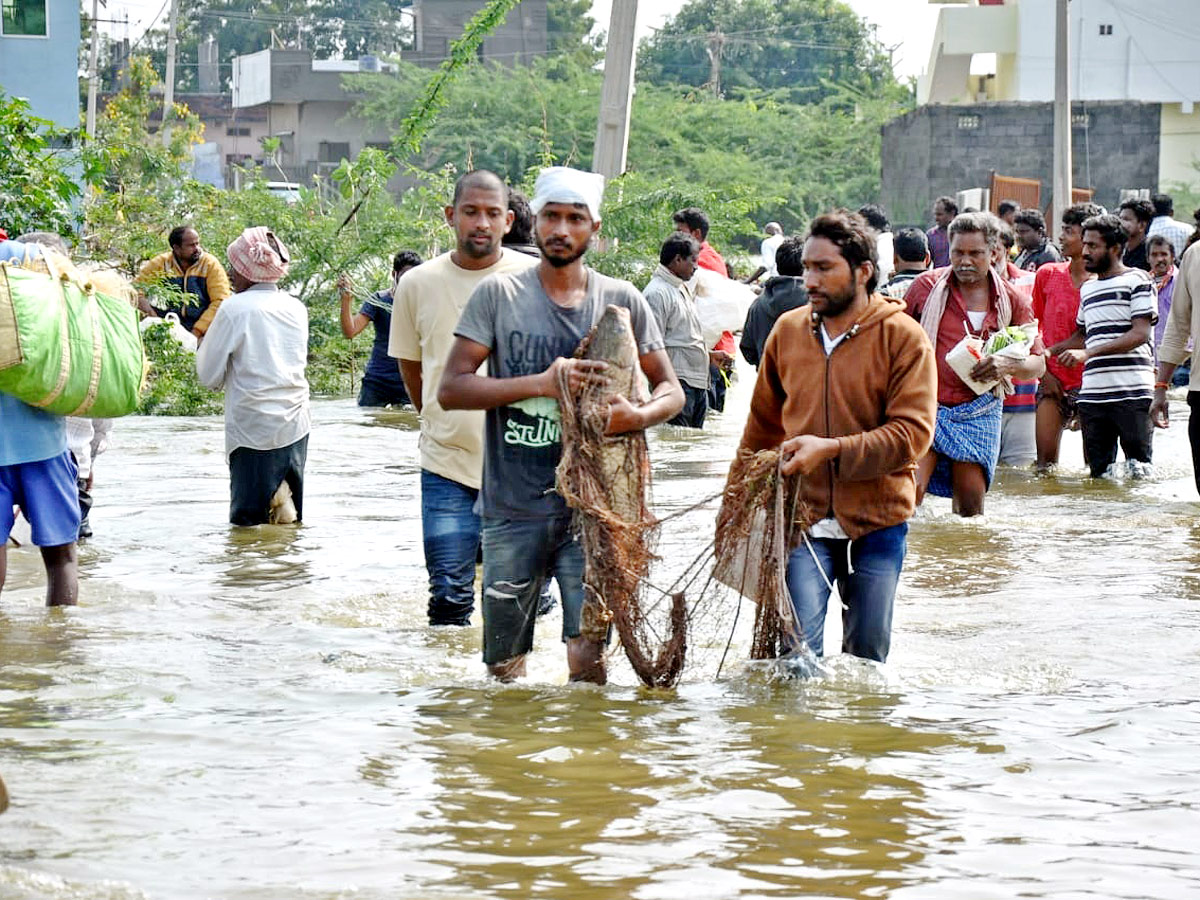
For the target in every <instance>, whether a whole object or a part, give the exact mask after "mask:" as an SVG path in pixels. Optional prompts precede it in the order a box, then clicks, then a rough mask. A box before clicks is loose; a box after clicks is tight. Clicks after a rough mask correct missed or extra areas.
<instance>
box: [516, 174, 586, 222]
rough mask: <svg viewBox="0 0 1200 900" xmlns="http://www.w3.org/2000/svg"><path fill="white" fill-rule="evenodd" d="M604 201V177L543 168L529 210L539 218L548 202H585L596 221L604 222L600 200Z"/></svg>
mask: <svg viewBox="0 0 1200 900" xmlns="http://www.w3.org/2000/svg"><path fill="white" fill-rule="evenodd" d="M603 199H604V176H603V175H598V174H597V173H595V172H583V171H580V170H579V169H570V168H567V167H566V166H551V167H550V168H548V169H542V171H541V172H540V173H539V174H538V177H537V182H536V183H535V184H534V186H533V199H532V200H531V201H530V202H529V208H530V209H532V210H533V214H534V215H535V216H536V215H537V214H538V213H540V212H541V211H542V207H543V206H545V205H546V204H547V203H582V204H583V205H584V206H586V207H587V208H588V212H589V213H590V214H591V216H592V221H594V222H599V221H600V201H602V200H603Z"/></svg>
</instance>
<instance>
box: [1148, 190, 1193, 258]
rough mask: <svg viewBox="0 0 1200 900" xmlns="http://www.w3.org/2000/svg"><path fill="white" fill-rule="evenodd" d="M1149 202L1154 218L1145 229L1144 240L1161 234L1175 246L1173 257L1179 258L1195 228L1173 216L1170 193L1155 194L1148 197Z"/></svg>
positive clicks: (1172, 201) (1173, 207) (1172, 199)
mask: <svg viewBox="0 0 1200 900" xmlns="http://www.w3.org/2000/svg"><path fill="white" fill-rule="evenodd" d="M1150 203H1151V205H1152V206H1153V207H1154V218H1153V219H1151V220H1150V227H1149V228H1148V229H1146V240H1147V241H1149V240H1150V238H1152V237H1154V236H1155V235H1159V234H1161V235H1162V236H1163V237H1165V238H1166V239H1167V240H1168V241H1170V242H1171V246H1172V247H1174V248H1175V258H1176V259H1179V258H1181V257H1182V256H1183V251H1184V250H1186V249H1187V243H1188V239H1189V238H1190V237H1191V236H1192V232H1193V231H1195V230H1196V229H1195V228H1193V227H1192V226H1191V225H1189V224H1188V223H1187V222H1181V221H1179V220H1178V219H1176V218H1175V200H1174V198H1173V197H1171V195H1170V194H1155V195H1154V196H1153V197H1151V198H1150Z"/></svg>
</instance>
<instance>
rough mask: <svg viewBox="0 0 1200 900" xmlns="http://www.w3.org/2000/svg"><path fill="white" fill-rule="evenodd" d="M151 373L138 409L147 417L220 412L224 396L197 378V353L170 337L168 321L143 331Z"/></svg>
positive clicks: (143, 341) (143, 340) (203, 414)
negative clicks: (186, 348) (189, 350)
mask: <svg viewBox="0 0 1200 900" xmlns="http://www.w3.org/2000/svg"><path fill="white" fill-rule="evenodd" d="M142 344H143V345H144V346H145V348H146V359H148V360H149V361H150V372H149V375H148V377H147V380H146V392H145V394H144V395H143V396H142V404H141V406H139V407H138V412H140V413H141V414H142V415H148V416H208V415H213V414H215V413H219V412H220V411H221V395H220V394H218V393H216V392H215V391H210V390H208V389H207V388H205V387H204V386H203V385H201V384H200V382H199V381H198V380H197V379H196V355H195V354H194V353H189V352H188V351H187V350H184V349H183V347H181V346H180V345H179V344H178V342H176V340H175V339H174V338H172V337H171V328H170V326H169V325H167V324H165V323H164V324H162V325H151V326H150V327H149V328H147V329H146V330H145V331H143V332H142Z"/></svg>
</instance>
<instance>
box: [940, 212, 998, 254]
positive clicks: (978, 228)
mask: <svg viewBox="0 0 1200 900" xmlns="http://www.w3.org/2000/svg"><path fill="white" fill-rule="evenodd" d="M946 234H947V236H948V237H949V238H950V239H951V240H953V239H954V236H955V235H956V234H982V235H983V239H984V240H985V241H987V245H988V246H989V247H995V246H996V245H997V244H998V243H999V241H1000V220H999V219H998V218H996V217H995V216H993V215H992V214H991V213H983V212H969V213H968V212H965V213H959V214H958V215H957V216H955V217H954V221H953V222H951V223H950V227H949V228H947V229H946Z"/></svg>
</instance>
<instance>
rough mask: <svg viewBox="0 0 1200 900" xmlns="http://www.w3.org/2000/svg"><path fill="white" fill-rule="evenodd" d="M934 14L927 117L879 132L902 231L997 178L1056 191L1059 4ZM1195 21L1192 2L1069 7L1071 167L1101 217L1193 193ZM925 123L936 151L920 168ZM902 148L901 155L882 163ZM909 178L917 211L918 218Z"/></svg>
mask: <svg viewBox="0 0 1200 900" xmlns="http://www.w3.org/2000/svg"><path fill="white" fill-rule="evenodd" d="M930 2H931V3H940V4H942V5H943V6H944V8H943V9H942V10H941V11H940V13H939V17H938V24H937V29H936V32H935V35H934V40H933V45H932V49H931V51H930V58H929V64H928V66H927V69H926V71H925V74H924V75H922V76H921V78H920V79H919V80H918V84H917V100H918V102H919V103H920V104H921V108H920V109H918V110H917V111H916V112H914V113H910V114H909V115H908V116H905V117H902V118H901V119H900V120H897V122H895V123H891V124H889V125H888V126H887V127H886V128H885V129H884V145H885V153H884V183H885V189H884V195H885V196H884V202H885V203H888V204H889V210H890V211H892V213H893V217H899V218H900V219H901V220H910V219H912V220H915V221H924V220H925V219H926V218H928V215H929V213H928V210H926V209H925V208H924V207H927V206H928V204H929V200H930V199H932V197H933V196H936V195H937V194H944V193H951V194H952V193H954V191H955V190H958V189H962V188H968V187H984V186H986V185H987V175H988V172H989V171H990V170H991V169H995V170H998V171H1000V172H1003V173H1004V174H1008V175H1017V176H1024V177H1030V178H1040V179H1042V180H1043V182H1044V183H1045V184H1046V185H1047V187H1048V185H1049V180H1050V152H1051V148H1050V144H1051V134H1052V132H1050V131H1048V130H1046V128H1047V123H1049V122H1050V121H1051V118H1050V117H1051V113H1050V112H1049V110H1050V104H1051V103H1052V101H1053V99H1054V56H1055V47H1054V42H1055V40H1054V33H1055V28H1054V26H1055V6H1056V4H1055V0H930ZM1196 13H1197V0H1156V2H1155V3H1152V4H1151V3H1141V2H1132V0H1071V5H1070V16H1071V20H1070V29H1071V54H1072V60H1071V63H1072V64H1071V97H1072V100H1073V101H1074V105H1073V125H1074V133H1073V140H1074V159H1073V167H1074V171H1075V179H1076V184H1077V185H1078V186H1083V187H1091V188H1095V189H1096V190H1097V192H1098V193H1097V197H1096V199H1097V200H1098V201H1099V202H1101V203H1104V204H1105V205H1111V204H1113V203H1115V201H1116V196H1117V192H1118V191H1119V190H1120V189H1122V188H1139V189H1150V190H1158V189H1169V188H1170V187H1171V185H1172V184H1192V183H1196V182H1200V170H1198V169H1197V168H1196V165H1197V164H1200V111H1198V110H1197V109H1196V104H1197V101H1200V26H1198V25H1197V24H1196V23H1197V18H1196ZM1114 114H1117V115H1123V116H1127V117H1128V118H1127V120H1126V121H1124V122H1120V121H1117V120H1115V119H1113V118H1112V116H1113V115H1114ZM1148 122H1153V123H1154V127H1153V128H1151V127H1149V126H1148V124H1147V123H1148ZM922 123H927V125H928V131H929V134H930V139H931V140H933V141H934V142H935V143H933V144H931V145H930V146H929V147H928V148H927V149H926V152H925V153H924V155H923V156H922V157H921V158H919V159H918V158H916V157H915V156H914V155H913V153H912V152H911V151H912V150H913V147H914V146H915V145H919V144H920V143H921V142H922V141H923V140H924V138H923V134H924V133H925V129H926V124H922ZM900 143H905V144H906V148H907V151H909V152H907V154H906V153H901V154H900V157H897V158H894V159H891V160H889V158H888V150H887V148H888V147H889V146H890V147H892V148H893V149H898V146H897V145H899V144H900ZM960 151H961V152H960ZM922 163H925V164H924V165H923V164H922ZM904 166H909V167H912V166H916V167H917V168H916V170H911V169H910V171H909V172H908V173H907V174H906V173H905V171H904V169H903V167H904ZM917 178H923V180H924V181H925V186H924V187H923V188H920V193H921V194H922V195H923V196H924V197H925V199H924V200H923V201H922V209H921V211H920V212H919V214H917V215H914V214H913V213H912V212H910V210H911V209H912V206H911V204H912V202H913V201H912V200H911V199H910V195H911V193H912V192H913V191H914V190H915V189H916V185H915V181H916V179H917ZM962 179H965V180H966V181H965V182H964V181H963V180H962ZM1110 194H1111V196H1109V195H1110ZM1047 196H1048V194H1047ZM902 198H903V199H902ZM902 210H903V212H902Z"/></svg>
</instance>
